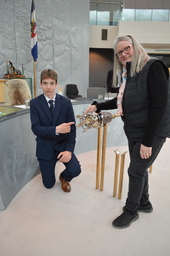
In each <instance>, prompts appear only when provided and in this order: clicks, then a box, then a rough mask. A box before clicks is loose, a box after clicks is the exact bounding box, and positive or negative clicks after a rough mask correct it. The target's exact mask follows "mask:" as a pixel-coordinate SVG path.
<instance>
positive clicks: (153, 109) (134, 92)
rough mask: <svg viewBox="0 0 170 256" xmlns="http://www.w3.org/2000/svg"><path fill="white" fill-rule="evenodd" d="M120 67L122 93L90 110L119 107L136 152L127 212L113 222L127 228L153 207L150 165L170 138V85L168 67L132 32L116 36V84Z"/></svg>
mask: <svg viewBox="0 0 170 256" xmlns="http://www.w3.org/2000/svg"><path fill="white" fill-rule="evenodd" d="M117 70H119V71H120V72H121V75H122V82H121V85H120V87H119V92H118V94H117V96H116V97H115V98H114V99H112V100H109V101H106V102H102V103H97V102H93V103H92V105H90V106H89V107H88V108H87V109H86V111H85V112H84V114H86V113H92V112H96V113H99V112H100V111H101V110H108V109H117V113H118V114H120V115H121V118H122V120H123V122H124V131H125V134H126V136H127V139H128V146H129V153H130V164H129V167H128V175H129V189H128V194H127V199H126V204H125V206H124V207H123V213H122V214H121V215H120V216H119V217H117V218H116V219H115V220H114V221H113V222H112V225H113V226H114V227H116V228H126V227H128V226H129V225H130V224H131V223H132V222H133V221H135V220H137V219H138V218H139V214H138V212H139V211H141V212H145V213H150V212H152V211H153V206H152V204H151V202H150V200H149V192H148V190H149V184H148V168H149V167H150V166H151V165H152V164H153V162H154V160H155V159H156V157H157V156H158V154H159V152H160V150H161V148H162V146H163V144H164V142H165V141H166V138H167V137H170V86H169V85H168V79H169V70H168V68H167V66H166V65H165V64H164V63H163V61H161V60H159V59H157V58H151V57H150V56H149V55H148V54H147V53H146V51H145V50H144V48H143V47H142V46H141V44H140V43H139V42H138V41H137V40H136V39H135V38H133V37H132V36H130V35H125V36H118V37H117V38H116V39H115V41H114V70H113V74H114V77H113V80H114V83H116V71H117Z"/></svg>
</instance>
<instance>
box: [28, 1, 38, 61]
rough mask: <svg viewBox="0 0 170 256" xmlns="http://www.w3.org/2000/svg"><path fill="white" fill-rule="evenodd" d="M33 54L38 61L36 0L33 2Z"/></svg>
mask: <svg viewBox="0 0 170 256" xmlns="http://www.w3.org/2000/svg"><path fill="white" fill-rule="evenodd" d="M30 24H31V54H32V57H33V59H34V62H37V58H38V45H37V33H36V18H35V4H34V0H32V4H31V17H30Z"/></svg>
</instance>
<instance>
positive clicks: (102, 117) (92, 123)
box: [76, 112, 120, 132]
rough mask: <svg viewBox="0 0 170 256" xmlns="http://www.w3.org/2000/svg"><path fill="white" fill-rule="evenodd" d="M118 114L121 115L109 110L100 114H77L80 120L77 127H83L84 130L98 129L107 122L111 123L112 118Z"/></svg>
mask: <svg viewBox="0 0 170 256" xmlns="http://www.w3.org/2000/svg"><path fill="white" fill-rule="evenodd" d="M118 116H120V115H112V114H111V113H109V112H100V113H99V114H96V113H92V114H86V115H77V116H76V117H77V118H78V119H79V121H80V123H79V124H78V125H77V127H82V128H83V132H85V131H87V130H89V129H91V128H96V129H98V128H100V127H102V126H104V125H105V124H108V123H110V122H111V121H112V119H114V118H115V117H118Z"/></svg>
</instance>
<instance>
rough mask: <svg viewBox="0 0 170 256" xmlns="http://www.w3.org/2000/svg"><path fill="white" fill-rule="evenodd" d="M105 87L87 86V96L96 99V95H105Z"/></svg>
mask: <svg viewBox="0 0 170 256" xmlns="http://www.w3.org/2000/svg"><path fill="white" fill-rule="evenodd" d="M105 93H106V89H105V88H104V87H89V88H87V98H91V99H98V95H102V96H103V99H104V97H105Z"/></svg>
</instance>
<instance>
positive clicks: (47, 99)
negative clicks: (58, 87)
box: [44, 94, 56, 102]
mask: <svg viewBox="0 0 170 256" xmlns="http://www.w3.org/2000/svg"><path fill="white" fill-rule="evenodd" d="M44 97H45V99H46V101H47V102H49V100H53V101H54V102H55V98H56V94H55V95H54V97H53V98H52V99H50V98H48V97H47V96H46V95H45V94H44Z"/></svg>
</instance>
